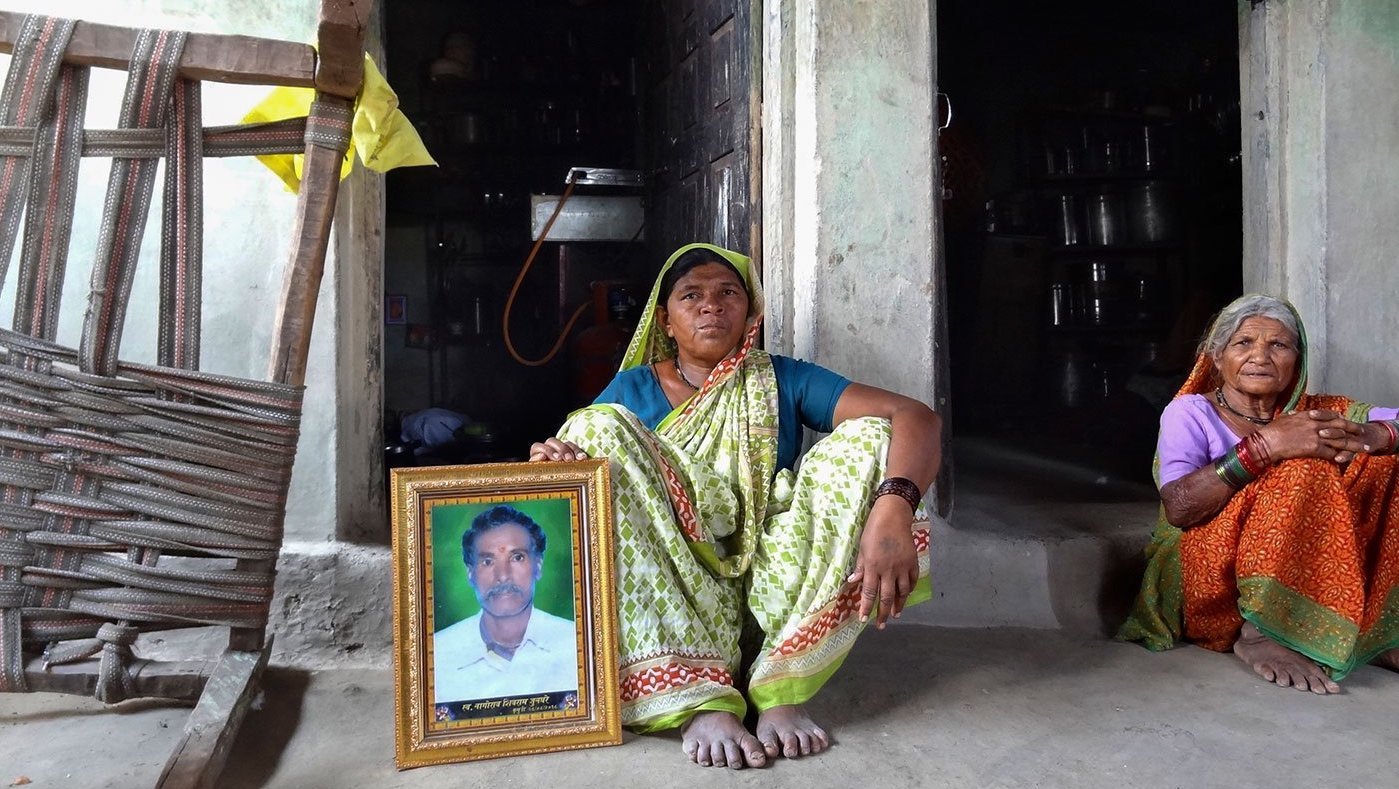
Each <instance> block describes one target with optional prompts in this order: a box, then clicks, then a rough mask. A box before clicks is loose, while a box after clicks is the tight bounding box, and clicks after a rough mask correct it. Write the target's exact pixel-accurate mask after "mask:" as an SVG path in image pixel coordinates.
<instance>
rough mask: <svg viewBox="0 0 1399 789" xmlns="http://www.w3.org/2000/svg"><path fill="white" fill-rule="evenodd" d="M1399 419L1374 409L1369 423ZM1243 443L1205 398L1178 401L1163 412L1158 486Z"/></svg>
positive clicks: (1385, 410) (1389, 410) (1390, 411)
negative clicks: (1240, 442)
mask: <svg viewBox="0 0 1399 789" xmlns="http://www.w3.org/2000/svg"><path fill="white" fill-rule="evenodd" d="M1395 418H1399V409H1396V408H1371V409H1370V413H1369V416H1368V417H1367V420H1368V421H1371V422H1377V421H1380V420H1384V419H1395ZM1237 443H1239V436H1238V435H1236V434H1235V433H1234V431H1233V430H1230V429H1229V426H1228V425H1226V424H1224V420H1223V419H1220V418H1219V412H1217V411H1215V410H1214V406H1212V405H1210V401H1209V399H1208V398H1206V397H1205V396H1204V395H1197V394H1193V395H1185V396H1183V397H1177V398H1176V399H1174V400H1172V401H1171V404H1170V405H1168V406H1166V410H1164V411H1162V412H1161V435H1160V437H1159V438H1157V440H1156V457H1157V459H1158V460H1159V461H1160V463H1161V465H1160V469H1159V471H1158V472H1157V483H1156V484H1157V485H1165V484H1166V483H1167V482H1174V481H1175V480H1178V479H1180V478H1181V477H1183V476H1185V475H1186V474H1189V473H1190V472H1192V471H1194V470H1195V469H1198V468H1204V467H1205V466H1206V465H1208V464H1209V463H1213V462H1214V461H1215V459H1217V458H1219V457H1221V456H1223V454H1224V453H1225V452H1226V451H1228V449H1229V447H1232V446H1234V445H1235V444H1237Z"/></svg>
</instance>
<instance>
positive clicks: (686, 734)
mask: <svg viewBox="0 0 1399 789" xmlns="http://www.w3.org/2000/svg"><path fill="white" fill-rule="evenodd" d="M680 738H681V746H680V747H682V748H684V749H685V755H686V756H688V757H690V761H692V762H694V763H695V764H698V765H699V766H701V767H710V766H714V767H726V766H727V767H732V768H734V769H735V770H741V769H743V768H744V767H762V766H764V765H766V764H767V763H768V757H767V754H766V753H764V752H763V745H762V743H760V742H758V738H757V737H754V736H753V735H751V734H749V733H748V730H747V729H745V728H743V721H740V720H739V719H738V718H737V717H735V716H734V714H733V713H732V712H724V711H722V710H709V711H707V712H699V713H695V716H694V717H692V718H690V720H689V721H687V722H686V723H685V725H684V726H683V727H681V729H680Z"/></svg>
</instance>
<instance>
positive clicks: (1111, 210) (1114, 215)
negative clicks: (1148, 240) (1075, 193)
mask: <svg viewBox="0 0 1399 789" xmlns="http://www.w3.org/2000/svg"><path fill="white" fill-rule="evenodd" d="M1125 240H1126V238H1125V235H1124V233H1123V232H1122V198H1121V196H1119V195H1118V194H1117V193H1116V192H1100V193H1098V194H1095V195H1089V197H1088V243H1089V244H1091V245H1093V246H1097V247H1108V246H1115V245H1117V244H1121V243H1123V242H1124V241H1125Z"/></svg>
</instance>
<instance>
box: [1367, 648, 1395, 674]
mask: <svg viewBox="0 0 1399 789" xmlns="http://www.w3.org/2000/svg"><path fill="white" fill-rule="evenodd" d="M1370 664H1371V665H1374V666H1379V667H1380V668H1387V669H1389V670H1390V671H1399V649H1389V650H1385V651H1384V652H1381V653H1379V654H1378V655H1375V659H1374V660H1372V661H1370Z"/></svg>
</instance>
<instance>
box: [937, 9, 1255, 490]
mask: <svg viewBox="0 0 1399 789" xmlns="http://www.w3.org/2000/svg"><path fill="white" fill-rule="evenodd" d="M938 10H939V21H938V24H939V30H938V58H939V63H938V79H939V84H940V88H939V89H940V90H941V91H943V92H944V93H946V94H948V95H949V96H950V98H951V101H952V104H953V107H954V113H955V115H954V119H953V123H952V126H951V128H950V129H948V130H947V131H945V132H944V133H943V134H942V136H941V138H940V147H941V152H942V155H943V156H944V157H945V181H946V186H947V188H948V190H949V192H948V194H947V199H946V201H945V203H944V213H945V218H946V227H947V236H946V254H947V271H948V280H949V294H950V299H949V301H950V305H951V323H950V334H951V343H952V354H951V359H952V386H953V403H954V417H955V420H956V421H955V424H954V435H955V436H958V437H966V438H972V439H974V440H977V441H984V442H990V443H993V444H995V443H999V444H1002V445H1009V446H1013V447H1015V448H1016V449H1017V450H1021V451H1026V450H1028V451H1030V452H1033V453H1035V454H1038V455H1041V456H1045V457H1049V458H1054V459H1062V460H1066V461H1071V462H1073V463H1075V464H1079V465H1087V466H1091V467H1093V468H1096V469H1098V470H1100V471H1102V472H1104V473H1105V474H1107V475H1108V476H1109V477H1113V478H1117V479H1125V480H1142V481H1145V480H1149V479H1150V474H1151V457H1152V453H1153V449H1154V442H1155V433H1156V421H1157V416H1158V415H1159V413H1160V410H1161V408H1162V407H1163V406H1164V404H1165V403H1166V402H1167V401H1168V400H1169V398H1170V396H1171V395H1172V394H1173V393H1174V391H1175V389H1176V387H1178V386H1179V384H1180V382H1181V381H1182V380H1183V378H1184V375H1185V373H1186V372H1187V370H1188V367H1189V365H1190V363H1191V361H1192V360H1193V349H1194V343H1195V341H1196V339H1197V337H1198V334H1199V332H1200V331H1202V329H1203V327H1204V325H1205V322H1206V320H1207V318H1208V316H1209V315H1210V313H1211V312H1212V311H1213V310H1214V309H1216V308H1217V307H1218V306H1220V305H1222V304H1223V303H1225V302H1226V301H1228V300H1229V299H1230V298H1232V297H1234V296H1236V295H1238V293H1239V291H1240V270H1241V269H1240V266H1241V262H1240V255H1241V244H1242V208H1241V201H1242V196H1241V192H1240V190H1241V173H1240V164H1239V144H1240V142H1239V140H1240V137H1239V105H1238V96H1239V89H1238V84H1239V82H1238V34H1237V20H1236V13H1237V11H1236V9H1235V8H1234V6H1233V5H1232V4H1230V3H1219V2H1214V1H1213V0H1188V1H1186V2H1178V3H1169V4H1150V3H1120V2H1105V1H1103V0H1091V1H1085V2H1076V3H1042V2H1035V1H1034V0H941V2H939V4H938Z"/></svg>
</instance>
